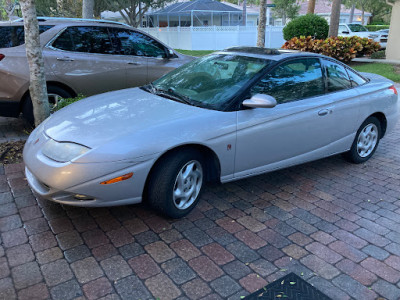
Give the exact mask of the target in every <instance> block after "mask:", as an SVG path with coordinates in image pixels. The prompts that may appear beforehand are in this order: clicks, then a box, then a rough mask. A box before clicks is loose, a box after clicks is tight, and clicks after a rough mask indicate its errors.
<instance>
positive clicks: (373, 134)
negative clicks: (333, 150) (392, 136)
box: [343, 117, 382, 164]
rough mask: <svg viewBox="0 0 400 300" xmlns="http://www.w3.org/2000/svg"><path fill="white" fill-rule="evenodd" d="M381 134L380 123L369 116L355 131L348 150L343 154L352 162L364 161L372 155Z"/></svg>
mask: <svg viewBox="0 0 400 300" xmlns="http://www.w3.org/2000/svg"><path fill="white" fill-rule="evenodd" d="M381 136H382V129H381V123H380V122H379V120H378V119H377V118H375V117H369V118H368V119H366V120H365V121H364V123H362V125H361V126H360V128H359V129H358V131H357V134H356V137H355V138H354V142H353V144H352V146H351V148H350V150H349V151H348V152H346V153H344V154H343V156H344V158H345V159H346V160H347V161H349V162H352V163H355V164H360V163H363V162H366V161H367V160H368V159H370V158H371V157H372V155H374V153H375V151H376V148H377V147H378V145H379V140H380V138H381Z"/></svg>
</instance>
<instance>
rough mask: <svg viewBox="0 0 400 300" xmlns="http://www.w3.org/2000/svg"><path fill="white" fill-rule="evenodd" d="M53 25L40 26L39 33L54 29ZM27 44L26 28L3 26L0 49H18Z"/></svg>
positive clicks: (0, 34) (0, 29) (0, 33)
mask: <svg viewBox="0 0 400 300" xmlns="http://www.w3.org/2000/svg"><path fill="white" fill-rule="evenodd" d="M52 27H53V25H40V26H39V33H40V34H41V33H43V32H45V31H46V30H49V29H50V28H52ZM24 43H25V35H24V26H1V27H0V48H11V47H17V46H20V45H22V44H24Z"/></svg>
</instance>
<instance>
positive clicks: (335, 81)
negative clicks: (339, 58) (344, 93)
mask: <svg viewBox="0 0 400 300" xmlns="http://www.w3.org/2000/svg"><path fill="white" fill-rule="evenodd" d="M324 64H325V68H326V77H327V83H328V85H327V91H328V93H330V92H336V91H341V90H346V89H349V88H351V82H350V79H349V77H348V75H347V72H346V69H345V68H344V67H343V66H341V65H338V64H337V63H334V62H332V61H329V60H325V61H324Z"/></svg>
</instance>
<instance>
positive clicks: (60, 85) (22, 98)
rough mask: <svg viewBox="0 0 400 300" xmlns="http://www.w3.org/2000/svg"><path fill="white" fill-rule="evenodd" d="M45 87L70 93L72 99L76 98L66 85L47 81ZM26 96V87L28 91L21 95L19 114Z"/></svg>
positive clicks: (74, 93) (75, 94) (27, 93)
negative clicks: (52, 87) (57, 88)
mask: <svg viewBox="0 0 400 300" xmlns="http://www.w3.org/2000/svg"><path fill="white" fill-rule="evenodd" d="M46 85H47V88H49V87H50V86H55V87H59V88H61V89H64V90H65V91H67V92H68V93H70V94H71V95H72V97H76V96H77V95H78V94H77V93H76V92H75V91H74V90H73V89H72V88H71V87H69V86H68V85H66V84H64V83H61V82H59V81H47V82H46ZM28 95H29V86H28V89H27V90H26V91H25V93H24V94H23V96H22V97H21V101H20V102H19V111H20V112H22V107H23V105H24V101H26V99H27V97H28Z"/></svg>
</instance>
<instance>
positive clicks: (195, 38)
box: [141, 26, 285, 50]
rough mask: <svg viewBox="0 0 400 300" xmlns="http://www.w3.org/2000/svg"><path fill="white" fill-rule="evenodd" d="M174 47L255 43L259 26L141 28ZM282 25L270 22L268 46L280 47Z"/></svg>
mask: <svg viewBox="0 0 400 300" xmlns="http://www.w3.org/2000/svg"><path fill="white" fill-rule="evenodd" d="M141 29H142V30H144V31H145V32H147V33H149V34H150V35H152V36H154V37H156V38H158V39H159V40H161V41H162V42H164V43H166V44H167V45H169V46H170V47H172V48H175V49H184V50H222V49H225V48H229V47H233V46H256V44H257V26H201V27H169V28H162V27H161V28H141ZM282 30H283V27H274V26H268V27H267V28H266V34H265V47H267V48H280V47H281V46H282V45H283V44H284V43H285V40H284V39H283V33H282Z"/></svg>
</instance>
